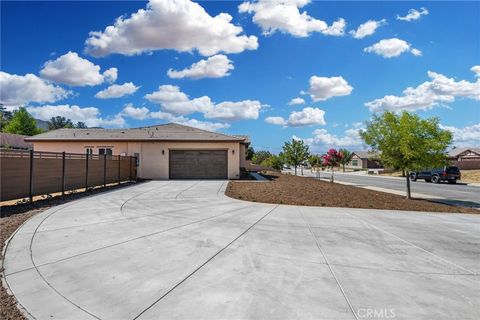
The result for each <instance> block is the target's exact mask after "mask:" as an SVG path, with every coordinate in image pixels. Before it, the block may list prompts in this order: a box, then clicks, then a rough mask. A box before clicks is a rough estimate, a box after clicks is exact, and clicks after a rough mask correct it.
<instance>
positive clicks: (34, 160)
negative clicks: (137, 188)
mask: <svg viewBox="0 0 480 320" xmlns="http://www.w3.org/2000/svg"><path fill="white" fill-rule="evenodd" d="M0 172H1V176H0V178H1V179H0V180H1V184H0V187H1V190H0V201H6V200H13V199H21V198H30V200H31V199H32V197H33V196H38V195H44V194H51V193H56V192H61V193H62V194H64V193H65V192H66V191H69V190H76V189H81V188H85V189H88V188H91V187H96V186H102V185H103V186H105V185H107V184H110V183H120V182H122V181H131V180H135V179H136V178H137V170H136V161H135V157H130V156H111V155H88V156H87V155H86V154H75V153H65V152H63V153H58V152H38V151H33V150H30V151H28V150H10V149H1V150H0Z"/></svg>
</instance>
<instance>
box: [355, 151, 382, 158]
mask: <svg viewBox="0 0 480 320" xmlns="http://www.w3.org/2000/svg"><path fill="white" fill-rule="evenodd" d="M352 153H355V154H356V155H357V156H359V157H360V158H361V159H369V158H378V157H379V156H380V155H379V154H378V153H376V152H370V151H353V152H352Z"/></svg>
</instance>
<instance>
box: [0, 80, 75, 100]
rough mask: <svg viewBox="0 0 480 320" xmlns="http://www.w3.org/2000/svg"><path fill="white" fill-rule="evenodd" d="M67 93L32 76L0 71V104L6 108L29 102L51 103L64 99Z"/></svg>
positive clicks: (68, 93)
mask: <svg viewBox="0 0 480 320" xmlns="http://www.w3.org/2000/svg"><path fill="white" fill-rule="evenodd" d="M69 95H70V92H69V91H66V90H64V89H62V88H61V87H58V86H56V85H54V84H51V83H49V82H48V81H45V80H43V79H40V78H39V77H37V76H36V75H34V74H31V73H27V74H26V75H24V76H19V75H16V74H9V73H6V72H3V71H0V102H1V103H2V104H4V105H6V106H18V105H25V104H29V103H31V102H36V103H49V102H50V103H51V102H56V101H59V100H62V99H65V98H66V97H67V96H69Z"/></svg>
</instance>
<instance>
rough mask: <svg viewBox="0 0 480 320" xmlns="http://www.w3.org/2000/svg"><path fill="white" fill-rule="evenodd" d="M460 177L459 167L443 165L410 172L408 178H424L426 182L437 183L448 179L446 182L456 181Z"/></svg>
mask: <svg viewBox="0 0 480 320" xmlns="http://www.w3.org/2000/svg"><path fill="white" fill-rule="evenodd" d="M461 177H462V175H461V173H460V169H458V168H457V167H443V168H438V169H426V170H423V171H418V172H411V173H410V180H411V181H417V179H424V180H425V181H426V182H433V183H439V182H440V181H448V183H457V180H460V179H461Z"/></svg>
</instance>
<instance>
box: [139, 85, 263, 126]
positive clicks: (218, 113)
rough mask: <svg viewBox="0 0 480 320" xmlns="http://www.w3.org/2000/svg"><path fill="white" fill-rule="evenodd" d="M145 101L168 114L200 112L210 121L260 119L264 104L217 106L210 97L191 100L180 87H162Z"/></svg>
mask: <svg viewBox="0 0 480 320" xmlns="http://www.w3.org/2000/svg"><path fill="white" fill-rule="evenodd" d="M145 99H147V100H148V101H150V102H153V103H157V104H159V105H160V107H161V109H162V111H164V112H167V113H171V114H174V115H177V116H180V115H188V114H192V113H195V112H199V113H202V114H203V115H204V117H205V118H209V119H222V120H245V119H252V120H254V119H258V114H259V112H260V109H261V108H262V104H261V103H260V102H259V101H257V100H243V101H238V102H232V101H225V102H221V103H218V104H216V103H214V102H213V101H212V100H211V99H210V97H208V96H202V97H199V98H194V99H190V97H188V96H187V95H186V94H185V93H184V92H182V91H180V88H179V87H177V86H172V85H162V86H160V87H159V88H158V90H157V91H155V92H152V93H149V94H147V95H145Z"/></svg>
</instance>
